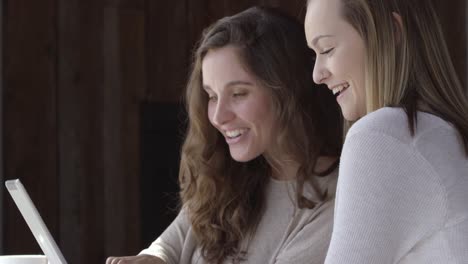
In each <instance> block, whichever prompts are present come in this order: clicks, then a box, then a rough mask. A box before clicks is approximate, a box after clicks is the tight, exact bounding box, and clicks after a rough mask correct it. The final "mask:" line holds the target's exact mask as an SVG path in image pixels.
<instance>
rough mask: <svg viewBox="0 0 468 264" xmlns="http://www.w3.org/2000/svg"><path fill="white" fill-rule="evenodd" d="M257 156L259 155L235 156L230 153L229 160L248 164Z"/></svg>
mask: <svg viewBox="0 0 468 264" xmlns="http://www.w3.org/2000/svg"><path fill="white" fill-rule="evenodd" d="M258 156H259V155H239V154H237V155H236V153H232V152H231V158H232V159H233V160H235V161H237V162H249V161H251V160H253V159H255V158H256V157H258Z"/></svg>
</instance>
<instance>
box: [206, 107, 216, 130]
mask: <svg viewBox="0 0 468 264" xmlns="http://www.w3.org/2000/svg"><path fill="white" fill-rule="evenodd" d="M206 112H207V115H208V121H210V123H211V124H212V125H214V124H213V116H214V113H215V107H214V106H213V105H212V104H211V103H208V106H207V109H206Z"/></svg>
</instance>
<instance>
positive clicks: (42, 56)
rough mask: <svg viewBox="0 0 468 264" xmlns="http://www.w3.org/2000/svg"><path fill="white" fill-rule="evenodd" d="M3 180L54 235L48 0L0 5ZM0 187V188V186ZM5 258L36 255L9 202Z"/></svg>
mask: <svg viewBox="0 0 468 264" xmlns="http://www.w3.org/2000/svg"><path fill="white" fill-rule="evenodd" d="M3 4H5V5H4V8H5V10H4V12H3V15H4V21H6V23H5V24H4V32H3V33H4V35H5V38H3V50H4V56H3V60H2V63H3V66H4V76H3V77H4V79H3V98H2V102H3V111H4V112H3V117H4V120H3V121H4V123H3V125H4V126H3V133H4V134H3V140H4V145H3V150H4V153H5V155H4V156H3V158H4V165H5V166H4V172H5V175H4V178H5V179H12V178H20V179H21V180H22V182H23V184H24V185H25V187H26V188H27V190H28V192H29V194H30V196H31V198H32V200H33V201H34V202H35V204H36V206H37V207H38V211H39V212H40V213H41V214H42V217H43V219H44V222H45V223H46V224H47V226H48V227H49V229H50V231H51V234H52V235H53V236H54V237H55V239H57V240H58V242H60V237H59V236H58V234H59V232H58V231H59V230H58V221H59V219H58V212H57V207H58V198H59V197H58V191H59V188H58V185H57V169H56V168H57V162H56V148H57V141H56V137H57V133H56V129H57V123H56V120H55V114H56V112H55V110H56V81H55V78H56V64H55V51H56V46H55V39H56V32H55V21H54V17H55V9H56V4H55V1H54V0H44V1H40V2H38V1H33V0H15V1H8V2H6V1H4V2H3V3H2V5H3ZM2 188H4V187H3V184H2ZM3 205H4V207H2V208H5V210H3V211H4V213H5V216H4V221H5V222H4V225H3V227H4V228H5V229H4V238H5V247H4V253H5V254H31V253H40V249H39V247H38V245H37V242H36V241H35V239H34V237H33V236H32V234H31V232H30V230H29V228H28V227H27V225H26V223H25V222H24V220H23V218H22V216H21V215H20V214H19V211H18V209H17V208H16V206H15V205H14V203H13V201H12V199H11V197H9V195H7V196H6V199H5V201H4V203H3Z"/></svg>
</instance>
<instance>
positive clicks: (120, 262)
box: [106, 254, 166, 264]
mask: <svg viewBox="0 0 468 264" xmlns="http://www.w3.org/2000/svg"><path fill="white" fill-rule="evenodd" d="M106 264H166V263H165V262H164V261H163V260H162V259H160V258H158V257H155V256H151V255H144V254H142V255H138V256H127V257H108V258H107V260H106Z"/></svg>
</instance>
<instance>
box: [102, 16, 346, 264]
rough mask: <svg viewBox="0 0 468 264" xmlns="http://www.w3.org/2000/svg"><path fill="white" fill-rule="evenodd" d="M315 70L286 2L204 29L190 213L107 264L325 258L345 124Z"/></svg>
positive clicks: (190, 101) (189, 169)
mask: <svg viewBox="0 0 468 264" xmlns="http://www.w3.org/2000/svg"><path fill="white" fill-rule="evenodd" d="M312 69H313V52H312V51H310V50H309V49H308V47H307V45H306V43H305V36H304V32H303V27H302V25H301V24H300V23H298V22H297V21H295V20H293V19H290V18H289V17H287V16H284V15H282V14H280V13H278V12H277V11H274V10H271V9H266V8H250V9H248V10H246V11H244V12H241V13H239V14H237V15H234V16H231V17H226V18H223V19H221V20H219V21H218V22H216V23H215V24H214V25H212V26H211V27H209V28H208V29H207V30H205V32H204V34H203V37H202V39H201V41H200V42H199V44H198V48H197V50H196V52H195V57H194V64H193V69H192V73H191V77H190V80H189V82H188V85H187V94H186V101H187V110H188V114H189V128H188V133H187V136H186V139H185V143H184V145H183V148H182V159H181V165H180V187H181V192H180V196H181V200H182V210H181V212H180V213H179V215H178V217H177V218H176V219H175V220H174V222H173V223H172V224H171V225H170V226H169V227H168V228H167V230H166V231H165V232H164V233H163V234H162V235H161V236H160V237H159V238H158V239H157V240H156V241H155V242H154V243H153V244H152V245H151V246H150V247H149V248H147V249H145V250H143V251H142V252H141V253H140V255H138V256H133V257H120V258H113V257H110V258H109V259H108V261H107V263H167V264H169V263H171V264H178V263H214V264H218V263H255V264H257V263H262V264H263V263H277V264H280V263H284V264H286V263H296V264H300V263H304V264H305V263H308V264H309V263H317V264H319V263H320V264H321V263H323V261H324V259H325V254H326V251H327V248H328V245H329V240H330V236H331V229H332V218H333V204H334V193H335V187H336V176H337V171H336V167H337V164H338V162H337V160H338V156H339V154H340V151H341V144H342V140H341V134H342V125H341V123H342V121H341V120H340V118H341V117H340V112H339V107H338V105H337V104H336V102H334V98H333V96H332V95H331V94H329V93H328V91H327V90H326V88H321V89H319V88H314V87H313V86H314V84H313V80H312V76H311V75H310V72H311V71H312Z"/></svg>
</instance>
